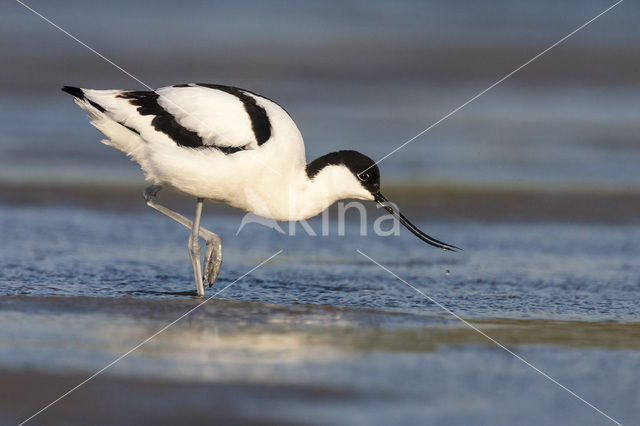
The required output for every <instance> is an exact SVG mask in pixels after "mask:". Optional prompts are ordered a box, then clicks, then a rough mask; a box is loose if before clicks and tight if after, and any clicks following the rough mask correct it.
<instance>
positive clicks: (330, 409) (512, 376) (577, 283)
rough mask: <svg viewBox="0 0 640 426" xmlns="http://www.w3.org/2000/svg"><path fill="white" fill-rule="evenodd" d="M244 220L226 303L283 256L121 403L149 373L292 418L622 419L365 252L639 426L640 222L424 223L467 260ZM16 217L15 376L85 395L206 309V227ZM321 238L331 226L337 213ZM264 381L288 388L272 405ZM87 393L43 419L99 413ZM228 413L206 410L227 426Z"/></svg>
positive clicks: (183, 333)
mask: <svg viewBox="0 0 640 426" xmlns="http://www.w3.org/2000/svg"><path fill="white" fill-rule="evenodd" d="M205 211H206V210H205ZM240 220H241V217H240V216H233V215H230V216H225V215H221V216H205V218H204V222H203V224H204V225H205V226H208V227H209V228H212V229H215V230H216V231H217V232H219V233H220V234H221V235H222V236H223V238H225V246H224V247H225V261H224V263H223V269H222V272H221V274H220V277H219V280H218V281H217V282H216V283H215V286H214V287H213V288H211V289H208V290H207V294H208V295H213V294H214V292H215V291H216V289H222V288H223V287H224V286H226V285H228V284H231V283H232V282H233V281H234V280H236V279H237V278H238V277H240V276H241V275H242V274H244V273H246V272H247V271H249V270H250V269H251V268H253V267H254V266H255V265H256V264H258V263H259V262H261V261H262V260H264V259H266V258H268V257H269V256H271V255H272V254H274V253H275V252H277V251H278V250H283V253H282V254H280V255H279V256H277V257H275V258H274V259H273V260H272V261H271V262H269V263H268V264H266V265H264V266H263V267H261V268H259V269H257V270H255V271H254V272H252V273H250V274H249V275H247V276H246V277H244V278H242V279H241V280H240V281H238V282H237V283H235V284H233V285H231V286H230V287H229V288H228V289H226V290H224V292H222V293H221V294H220V295H219V296H218V297H219V298H220V299H223V300H216V299H214V300H211V301H209V302H208V303H207V304H205V305H204V306H202V307H200V308H198V309H197V310H196V311H194V312H193V313H191V314H190V315H188V316H187V317H186V318H184V319H183V320H181V321H179V322H178V323H177V324H175V325H174V326H172V327H171V328H169V329H168V330H167V331H165V332H163V333H162V334H160V335H159V336H157V337H156V338H154V339H153V340H151V341H150V342H149V343H147V344H145V345H143V346H142V347H140V348H139V349H138V350H136V351H135V352H133V353H132V354H131V355H129V356H128V357H126V358H125V359H123V360H122V361H120V362H118V363H117V364H116V365H115V366H114V367H113V368H111V369H109V370H108V371H107V372H106V373H105V374H106V376H105V377H106V378H105V379H104V380H107V381H108V380H116V379H117V380H125V382H126V383H128V384H127V385H126V387H125V388H124V390H122V392H134V391H133V390H132V389H136V387H137V386H139V385H141V384H142V383H146V382H147V381H149V380H152V383H153V381H164V382H162V383H166V381H168V383H173V385H171V386H170V387H169V388H168V389H178V388H176V386H178V387H179V386H201V385H199V384H198V383H200V384H202V385H203V386H213V385H214V384H215V385H216V386H217V385H224V387H223V389H224V390H222V394H225V395H226V397H227V398H230V400H232V401H236V403H239V401H245V404H248V405H247V406H248V407H249V408H244V409H241V408H238V407H237V406H235V405H222V406H220V405H215V406H216V407H217V408H216V409H217V410H218V412H219V413H221V415H225V416H231V417H233V416H237V415H240V413H245V414H246V413H247V412H249V413H255V415H256V417H257V418H259V419H261V421H265V422H272V423H276V424H277V423H282V422H285V421H286V422H293V423H311V424H326V423H333V424H336V423H341V424H361V423H375V424H388V423H397V422H400V423H408V424H415V423H423V422H425V421H426V420H425V419H429V420H428V421H429V422H430V423H434V424H460V425H462V424H469V423H470V422H471V423H481V424H513V423H514V422H518V423H519V424H539V423H541V422H543V423H563V424H585V423H588V424H607V420H606V419H605V418H604V417H602V416H601V415H600V414H598V413H596V412H595V411H593V410H592V409H591V408H589V407H587V406H586V405H584V404H583V403H581V402H580V401H578V400H577V399H575V398H573V397H572V396H570V395H569V394H567V393H566V392H565V391H563V390H562V389H560V388H559V387H557V386H556V385H555V384H553V383H551V382H549V381H548V380H547V379H545V378H543V377H542V376H540V375H539V374H538V373H536V372H535V371H533V370H532V369H531V368H529V367H527V366H526V365H524V364H523V363H522V362H520V361H518V360H517V359H515V358H514V357H513V356H511V355H509V354H508V353H506V352H505V351H504V350H502V349H500V348H499V347H497V346H496V345H495V344H493V343H491V342H490V341H488V340H487V339H486V338H484V337H482V336H481V335H479V334H478V333H477V332H476V331H473V330H472V329H470V328H469V327H468V326H466V325H464V324H462V323H461V322H460V321H459V320H458V319H456V318H454V317H452V316H451V315H450V314H448V313H446V312H444V311H443V309H442V308H441V307H439V306H436V305H434V304H433V303H431V302H430V301H429V300H427V299H426V298H425V297H424V296H422V295H420V294H418V293H417V292H416V291H414V290H412V289H410V288H409V287H407V286H406V285H405V284H403V283H402V282H401V281H398V280H397V279H395V278H394V277H393V276H391V275H390V274H389V273H387V272H385V271H384V270H382V269H380V268H379V267H378V266H376V265H375V264H373V263H372V262H370V261H369V260H367V259H366V258H364V257H363V256H362V255H360V254H358V253H357V252H356V250H361V251H363V252H364V253H366V254H367V255H369V256H371V257H372V258H374V259H376V260H377V261H379V262H380V263H381V264H383V265H385V266H386V267H388V268H389V269H390V270H392V271H393V272H394V273H396V274H398V275H399V276H400V277H402V278H403V279H405V280H407V281H408V282H409V283H411V284H412V285H415V286H416V287H417V288H419V289H420V290H421V291H423V292H424V293H425V294H426V295H428V296H429V297H431V298H433V299H434V300H436V301H437V302H439V303H441V304H442V305H443V306H445V307H446V308H447V309H449V310H451V311H453V312H454V313H455V314H456V315H459V316H461V317H463V318H465V319H466V320H467V321H470V322H471V323H473V324H474V325H475V326H476V327H479V328H480V329H482V330H483V331H484V332H486V333H487V334H488V335H490V336H491V337H492V338H494V339H497V341H499V342H501V343H503V344H505V345H506V346H507V347H508V348H510V349H511V350H513V351H515V353H517V354H518V355H519V356H522V357H523V358H524V359H526V360H528V361H529V362H531V363H532V364H533V365H535V366H536V367H538V368H541V369H542V370H543V371H545V372H547V373H548V374H550V375H551V376H552V377H554V379H556V380H558V381H559V382H560V383H562V384H564V385H566V386H568V387H569V388H570V389H572V390H573V391H575V392H576V393H578V394H579V395H581V396H582V397H584V398H586V399H587V400H589V401H590V402H592V403H594V404H595V405H596V406H597V407H599V408H600V409H602V410H604V411H605V412H606V413H607V414H609V415H611V416H612V417H614V418H616V419H617V420H619V421H621V422H623V423H628V424H631V423H635V422H637V421H638V420H639V419H640V412H638V409H637V407H638V406H640V404H639V403H640V400H639V399H638V398H639V396H638V393H637V389H636V388H637V383H638V381H639V380H640V376H638V373H637V372H638V371H640V370H639V369H638V366H640V357H639V354H640V352H638V349H639V347H640V325H639V322H638V321H639V319H640V315H639V312H638V308H637V307H638V306H639V304H640V291H639V290H638V289H639V288H640V287H639V286H640V270H638V268H637V265H638V258H637V253H638V252H640V247H638V244H639V243H638V241H640V238H639V237H640V226H637V225H626V226H604V225H602V226H593V225H567V224H553V223H522V224H517V223H511V224H486V223H481V222H459V221H458V222H456V221H450V222H446V221H424V220H416V222H417V224H418V225H419V226H421V227H422V228H424V229H425V230H426V231H427V232H429V233H430V234H432V235H434V236H436V237H437V238H442V239H444V240H445V241H447V242H450V243H452V244H456V245H458V246H461V247H463V248H464V249H465V251H464V252H462V253H458V254H454V253H448V252H440V251H439V250H437V249H435V248H431V247H428V246H426V245H423V244H422V243H420V242H419V241H418V240H417V239H415V237H413V236H412V235H410V234H408V233H406V232H402V233H401V235H399V236H394V237H380V236H376V235H371V232H369V233H370V235H368V236H360V235H359V232H358V230H359V224H358V223H357V222H356V221H348V222H347V224H346V226H345V230H346V235H345V236H340V235H338V234H337V229H336V228H332V229H330V230H331V231H332V232H330V234H331V235H329V236H326V237H322V236H315V237H312V236H308V235H306V234H305V232H303V230H302V229H301V228H298V232H297V235H296V236H286V235H282V234H279V233H277V232H276V231H274V230H272V229H268V228H266V227H263V226H260V225H256V224H250V225H247V226H246V227H245V228H244V229H243V230H242V232H240V233H239V234H238V235H237V236H235V235H234V234H235V232H236V230H237V228H238V226H239V224H240ZM0 224H2V234H3V237H4V238H6V240H5V241H7V242H10V243H5V244H2V245H1V246H0V250H1V251H0V259H1V260H0V283H1V288H2V292H3V296H2V297H0V321H1V322H2V324H3V327H2V328H1V330H0V342H2V344H1V345H0V348H1V349H0V369H2V370H4V371H10V372H12V374H15V372H23V373H19V374H24V375H25V376H24V377H31V376H29V374H36V373H33V372H38V373H37V374H36V377H35V378H33V380H36V379H38V378H40V376H38V374H64V376H62V377H68V378H69V379H68V380H67V381H68V382H69V381H70V383H73V381H74V380H76V379H74V378H75V377H78V379H81V378H82V377H83V376H82V374H86V375H89V374H90V373H91V372H94V371H96V370H98V369H100V368H102V367H103V366H104V365H106V364H108V363H109V362H110V361H112V360H114V359H115V358H117V357H118V356H120V355H121V354H123V353H125V352H126V351H127V350H129V349H131V348H132V347H134V346H136V345H137V344H139V343H140V342H141V341H143V340H144V339H145V338H147V337H148V336H150V335H152V334H153V333H155V332H157V331H158V330H160V329H161V328H162V327H164V326H165V325H166V324H169V323H170V322H172V321H174V320H175V319H177V318H179V317H180V316H181V315H183V314H184V313H186V312H187V311H189V310H190V309H191V308H193V307H195V306H196V305H197V304H198V303H200V300H199V299H197V298H195V297H193V284H192V283H191V272H190V264H189V261H188V256H187V251H186V239H187V234H188V231H187V230H186V229H183V228H181V227H179V226H178V225H176V224H174V223H172V222H171V221H169V220H167V219H165V218H164V217H163V216H161V215H159V214H157V213H155V212H153V211H143V212H118V213H116V212H97V211H93V210H87V209H79V208H65V209H60V208H42V207H38V208H28V207H24V208H8V207H7V208H3V209H2V210H1V211H0ZM310 226H311V227H312V228H314V229H315V230H316V232H319V231H320V229H321V223H320V222H319V221H311V222H310ZM369 231H371V230H370V229H369ZM447 271H448V273H447ZM77 374H79V376H76V375H77ZM43 377H44V378H40V380H44V381H45V382H47V380H49V379H46V377H48V376H43ZM51 380H53V379H51ZM97 380H99V379H97ZM78 381H79V380H78ZM65 383H66V382H65ZM105 383H110V382H100V381H98V383H97V384H96V385H95V386H97V387H96V388H95V389H94V390H93V391H92V390H86V392H88V393H87V394H86V395H87V396H89V395H92V392H100V391H98V389H101V386H106V384H105ZM236 384H237V385H239V386H236ZM88 386H90V385H88ZM157 386H165V385H163V384H161V383H159V384H158V385H157ZM263 386H276V387H278V389H280V390H278V391H275V390H274V391H273V392H272V393H269V392H268V393H269V394H270V396H262V397H255V395H254V394H255V393H256V392H258V393H259V394H260V393H261V392H262V390H261V389H262V387H263ZM68 387H70V386H68ZM42 389H48V387H47V386H46V385H43V387H42ZM207 389H209V388H207ZM319 389H322V393H323V395H325V397H319V396H318V394H317V392H318V390H319ZM61 391H62V389H60V390H54V389H51V390H50V391H49V393H45V394H44V396H41V397H39V398H33V399H32V400H31V399H29V400H28V401H22V402H17V401H14V402H13V403H12V405H11V406H10V409H8V411H6V413H8V414H6V415H5V419H10V420H11V421H12V422H15V421H17V420H19V419H20V418H26V417H27V416H28V415H30V414H32V413H33V412H35V411H36V410H37V409H39V408H41V406H43V405H44V404H45V403H46V402H48V400H47V399H53V398H52V397H51V396H49V395H56V394H59V393H60V392H61ZM39 392H45V391H44V390H41V391H39ZM78 392H81V391H78ZM105 392H106V391H105ZM167 392H169V390H167ZM301 392H302V393H301ZM307 392H310V393H311V396H309V395H307ZM107 394H109V393H108V392H107ZM38 395H39V394H38ZM80 395H82V394H80ZM136 395H137V394H136ZM143 395H147V393H143ZM216 395H217V394H216ZM305 395H307V396H305ZM314 395H315V396H314ZM326 395H330V396H326ZM70 398H71V397H70ZM131 398H133V399H132V401H138V403H135V404H133V403H132V404H127V403H125V404H124V405H123V406H122V408H121V410H123V411H122V412H123V413H130V415H131V416H133V415H134V414H136V413H137V415H143V417H142V418H150V417H149V416H152V414H150V413H147V412H145V411H144V409H143V408H141V406H140V404H141V403H140V401H142V400H143V399H139V398H142V397H141V396H139V395H138V396H135V397H134V394H133V393H132V396H131ZM135 398H138V399H135ZM172 398H174V400H176V401H177V400H179V399H180V398H179V397H177V396H174V397H172ZM98 399H100V398H98ZM247 399H249V400H250V401H251V402H246V400H247ZM12 401H13V399H12ZM72 401H73V400H72V399H70V401H69V403H68V405H65V403H62V402H61V403H60V407H57V408H56V409H55V410H54V409H52V411H51V413H49V414H42V421H43V422H45V423H48V422H50V423H57V422H58V421H57V420H56V419H57V418H60V419H69V418H73V416H77V415H80V414H78V412H77V409H75V410H74V409H72V407H73V403H72ZM92 401H93V400H92ZM151 406H153V405H151ZM151 406H150V407H151ZM210 408H211V405H210V404H209V403H206V404H203V405H197V407H196V408H194V409H193V412H194V413H200V414H202V415H203V418H208V417H207V414H206V413H207V412H208V410H210ZM243 410H249V411H243ZM74 411H75V413H74ZM81 412H83V411H81ZM141 412H142V414H140V413H141ZM144 413H146V414H144ZM82 415H83V416H85V415H86V416H88V417H86V416H85V417H83V418H85V419H86V418H89V419H91V420H92V421H95V422H98V423H99V422H101V421H102V422H107V421H108V420H106V419H107V418H111V419H112V421H114V422H115V421H120V420H121V419H120V420H118V419H115V420H114V418H112V417H104V416H103V417H99V418H98V417H92V416H95V414H91V412H88V413H86V414H82ZM48 416H50V417H48ZM51 416H52V417H51ZM56 416H57V417H56ZM105 416H106V415H105ZM62 421H63V420H62Z"/></svg>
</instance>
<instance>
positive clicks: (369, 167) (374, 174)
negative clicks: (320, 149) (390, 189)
mask: <svg viewBox="0 0 640 426" xmlns="http://www.w3.org/2000/svg"><path fill="white" fill-rule="evenodd" d="M331 165H345V166H346V167H347V168H348V169H349V170H351V172H352V173H353V174H354V176H356V177H357V178H358V180H359V181H360V183H361V184H362V186H363V187H365V188H366V189H367V190H368V191H369V192H371V193H372V194H375V193H377V192H378V191H380V169H378V166H376V163H375V161H373V160H372V159H371V158H369V157H367V156H366V155H364V154H361V153H359V152H358V151H338V152H331V153H329V154H327V155H323V156H322V157H319V158H316V159H315V160H313V161H312V162H311V163H309V164H307V176H309V179H313V178H314V177H315V176H316V175H317V174H318V173H320V170H322V169H323V168H325V167H327V166H331Z"/></svg>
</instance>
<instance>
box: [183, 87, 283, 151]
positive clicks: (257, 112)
mask: <svg viewBox="0 0 640 426" xmlns="http://www.w3.org/2000/svg"><path fill="white" fill-rule="evenodd" d="M196 84H197V85H198V86H202V87H207V88H209V89H216V90H221V91H223V92H226V93H229V94H230V95H233V96H235V97H237V98H238V99H240V101H241V102H242V105H244V109H245V111H247V114H248V115H249V118H250V119H251V129H252V130H253V134H254V135H255V137H256V141H257V142H258V145H262V144H263V143H265V142H266V141H268V140H269V138H270V137H271V122H270V121H269V116H268V115H267V111H265V110H264V108H262V107H261V106H260V105H258V104H257V103H256V100H255V99H254V98H253V97H251V96H249V95H247V94H246V93H245V91H243V90H242V89H239V88H237V87H231V86H223V85H220V84H208V83H196ZM174 87H183V86H182V85H176V86H174Z"/></svg>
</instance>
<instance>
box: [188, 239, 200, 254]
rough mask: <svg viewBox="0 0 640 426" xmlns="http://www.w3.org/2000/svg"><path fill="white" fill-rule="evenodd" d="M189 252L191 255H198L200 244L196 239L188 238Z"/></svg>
mask: <svg viewBox="0 0 640 426" xmlns="http://www.w3.org/2000/svg"><path fill="white" fill-rule="evenodd" d="M189 252H191V253H193V254H199V253H200V242H199V241H198V238H197V237H196V238H189Z"/></svg>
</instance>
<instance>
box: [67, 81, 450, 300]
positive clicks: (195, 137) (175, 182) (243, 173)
mask: <svg viewBox="0 0 640 426" xmlns="http://www.w3.org/2000/svg"><path fill="white" fill-rule="evenodd" d="M62 90H63V91H64V92H66V93H68V94H70V95H71V96H73V98H74V101H75V103H76V104H77V105H78V106H79V107H80V108H82V109H83V110H84V111H85V112H86V113H87V114H88V116H89V120H90V123H91V124H92V125H93V126H94V127H95V128H96V129H98V130H99V131H100V132H101V133H102V134H104V135H105V136H106V138H107V139H104V140H102V143H104V144H106V145H108V146H111V147H113V148H115V149H117V150H120V151H122V152H124V153H125V154H126V155H127V156H129V157H130V158H131V159H132V160H133V161H135V162H136V163H138V164H139V165H140V167H141V169H142V171H143V172H144V175H145V178H146V180H147V181H149V182H150V183H151V185H150V186H148V187H147V188H146V189H145V191H144V194H143V195H144V199H145V201H146V203H147V205H148V206H149V207H151V208H153V209H155V210H157V211H159V212H160V213H163V214H165V215H166V216H168V217H170V218H171V219H173V220H175V221H176V222H178V223H180V224H181V225H183V226H185V227H187V228H189V229H190V230H191V233H190V235H189V240H188V251H189V256H190V259H191V264H192V267H193V275H194V280H195V284H196V292H197V294H198V296H200V297H203V296H204V282H205V281H207V282H208V284H209V287H211V286H212V285H213V283H214V282H215V280H216V278H217V276H218V273H219V272H220V267H221V264H222V239H221V238H220V236H219V235H217V234H215V233H213V232H212V231H209V230H208V229H206V228H204V227H202V226H201V225H200V218H201V214H202V208H203V203H204V201H205V200H207V201H212V202H217V203H223V204H227V205H229V206H232V207H235V208H238V209H241V210H244V211H247V212H249V213H253V214H255V215H257V216H260V217H264V218H267V219H273V220H276V221H299V220H304V219H308V218H310V217H313V216H316V215H318V214H319V213H321V212H322V211H324V210H325V209H326V208H328V207H329V206H330V205H331V204H333V203H334V202H336V201H338V200H342V199H358V200H370V201H375V202H377V203H378V204H380V205H381V206H382V207H384V208H385V209H386V210H387V211H388V212H389V213H391V214H392V215H393V216H394V217H395V218H396V219H397V220H398V221H399V222H400V223H401V224H402V225H404V226H405V227H406V228H407V229H408V230H409V231H411V232H412V233H413V234H414V235H416V236H417V237H418V238H419V239H421V240H422V241H424V242H425V243H427V244H430V245H432V246H435V247H439V248H441V249H443V250H449V251H458V250H460V249H459V248H458V247H456V246H453V245H451V244H447V243H444V242H442V241H439V240H437V239H435V238H432V237H430V236H429V235H427V234H425V233H424V232H422V231H421V230H420V229H418V228H417V227H416V226H415V225H414V224H413V223H411V222H410V221H409V220H408V219H407V218H406V217H405V216H404V215H403V214H402V213H401V212H400V210H399V209H398V208H397V207H396V206H395V205H394V204H392V203H390V202H389V200H387V198H385V197H384V196H383V195H382V193H381V192H380V170H379V168H378V166H377V164H376V162H375V161H373V160H372V159H371V158H369V157H368V156H366V155H364V154H362V153H360V152H357V151H353V150H341V151H337V152H331V153H328V154H326V155H323V156H321V157H319V158H316V159H315V160H313V161H311V162H310V163H308V164H307V162H306V157H305V145H304V141H303V138H302V135H301V133H300V131H299V130H298V127H297V126H296V124H295V122H294V121H293V119H292V118H291V116H290V115H289V113H288V112H287V111H286V110H285V109H284V108H283V107H281V106H280V105H278V104H277V103H276V102H274V101H273V100H271V99H269V98H267V97H264V96H261V95H258V94H256V93H254V92H251V91H249V90H245V89H241V88H238V87H233V86H225V85H221V84H208V83H187V84H175V85H172V86H167V87H162V88H159V89H156V90H118V89H116V90H97V89H83V88H79V87H72V86H64V87H63V88H62ZM165 187H167V188H169V189H171V190H174V191H177V192H180V193H183V194H187V195H189V196H192V197H195V199H196V209H195V213H194V219H193V220H189V219H187V218H186V217H185V216H183V215H181V214H179V213H177V212H176V211H174V210H171V209H169V208H168V207H166V206H164V205H162V204H160V203H159V202H158V201H157V194H158V192H159V191H160V190H162V189H163V188H165ZM200 237H202V238H203V239H204V240H205V242H206V250H205V255H204V261H203V263H202V264H201V246H200V243H199V238H200Z"/></svg>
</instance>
